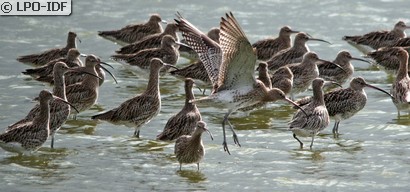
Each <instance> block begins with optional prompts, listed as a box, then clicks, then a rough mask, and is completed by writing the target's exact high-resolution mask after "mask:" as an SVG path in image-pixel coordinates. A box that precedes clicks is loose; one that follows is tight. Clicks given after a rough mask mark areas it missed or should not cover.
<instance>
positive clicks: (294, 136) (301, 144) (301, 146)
mask: <svg viewBox="0 0 410 192" xmlns="http://www.w3.org/2000/svg"><path fill="white" fill-rule="evenodd" d="M293 138H295V139H296V140H297V141H298V142H299V144H300V148H301V149H303V143H302V141H300V140H299V138H297V137H296V134H293Z"/></svg>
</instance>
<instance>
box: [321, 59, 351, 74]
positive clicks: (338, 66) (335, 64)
mask: <svg viewBox="0 0 410 192" xmlns="http://www.w3.org/2000/svg"><path fill="white" fill-rule="evenodd" d="M319 61H322V62H328V63H330V64H332V65H334V66H336V67H337V68H339V69H340V70H342V71H343V72H345V73H347V71H346V70H345V69H343V67H342V66H340V65H339V64H337V63H333V62H330V61H326V60H323V59H319Z"/></svg>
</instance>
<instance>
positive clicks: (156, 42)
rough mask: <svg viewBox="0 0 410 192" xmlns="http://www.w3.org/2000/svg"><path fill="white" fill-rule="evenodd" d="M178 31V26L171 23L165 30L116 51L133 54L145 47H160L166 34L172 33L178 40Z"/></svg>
mask: <svg viewBox="0 0 410 192" xmlns="http://www.w3.org/2000/svg"><path fill="white" fill-rule="evenodd" d="M177 31H178V27H177V26H176V24H175V23H170V24H168V25H167V27H165V30H164V32H162V33H157V34H153V35H150V36H147V37H145V38H143V39H141V40H139V41H136V42H134V43H132V44H129V45H126V46H124V47H121V48H120V49H119V50H117V51H115V52H116V53H118V54H133V53H137V52H139V51H142V50H144V49H150V48H158V47H160V46H161V45H162V43H161V41H162V39H163V38H164V36H166V35H170V36H172V37H173V38H174V39H175V41H178V35H177Z"/></svg>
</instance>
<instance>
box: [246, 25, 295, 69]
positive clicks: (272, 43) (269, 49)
mask: <svg viewBox="0 0 410 192" xmlns="http://www.w3.org/2000/svg"><path fill="white" fill-rule="evenodd" d="M292 33H299V31H294V30H292V29H291V28H290V27H289V26H283V27H282V28H281V29H280V31H279V36H278V37H277V38H272V37H270V38H266V39H262V40H259V41H257V42H255V43H253V44H252V47H254V48H256V51H257V55H258V59H259V60H262V61H267V60H269V59H270V58H271V57H272V56H273V55H275V54H276V53H278V52H279V51H281V50H284V49H287V48H289V47H291V46H292V40H291V39H290V35H292Z"/></svg>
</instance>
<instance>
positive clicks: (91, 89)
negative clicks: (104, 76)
mask: <svg viewBox="0 0 410 192" xmlns="http://www.w3.org/2000/svg"><path fill="white" fill-rule="evenodd" d="M101 63H102V62H101V60H100V58H98V57H97V56H95V55H88V56H87V57H86V58H85V67H83V68H80V69H81V70H80V69H79V70H80V71H83V72H84V73H87V74H91V75H86V76H85V77H84V81H82V82H79V83H75V84H71V85H68V86H67V87H66V96H67V100H68V102H70V103H72V104H73V105H74V107H75V108H77V109H78V111H79V112H82V111H85V110H87V109H89V108H90V107H91V106H93V105H94V104H95V103H96V101H97V99H98V88H99V79H100V77H98V74H97V71H96V70H95V68H96V66H97V65H101ZM101 67H102V66H101ZM77 113H78V112H74V111H73V110H71V114H74V118H76V115H77Z"/></svg>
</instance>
